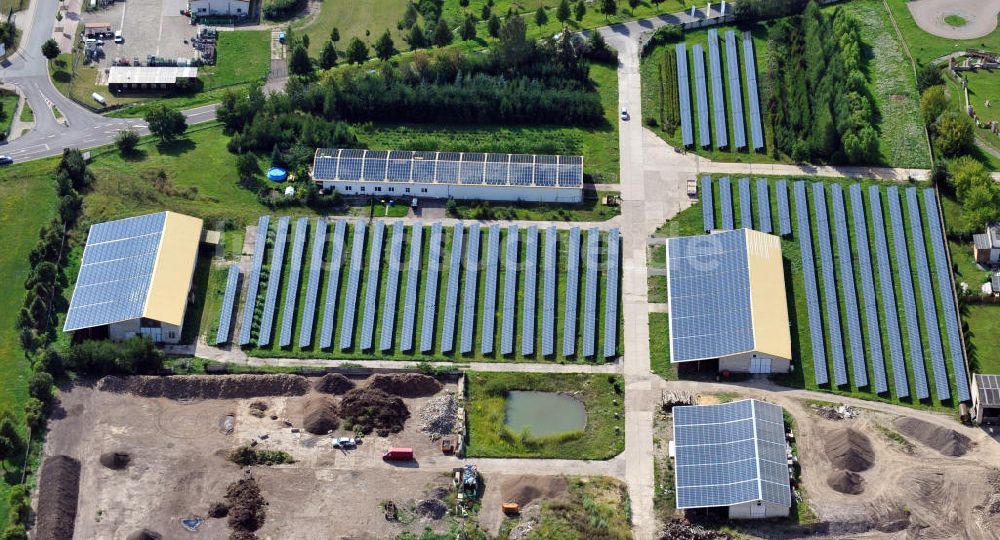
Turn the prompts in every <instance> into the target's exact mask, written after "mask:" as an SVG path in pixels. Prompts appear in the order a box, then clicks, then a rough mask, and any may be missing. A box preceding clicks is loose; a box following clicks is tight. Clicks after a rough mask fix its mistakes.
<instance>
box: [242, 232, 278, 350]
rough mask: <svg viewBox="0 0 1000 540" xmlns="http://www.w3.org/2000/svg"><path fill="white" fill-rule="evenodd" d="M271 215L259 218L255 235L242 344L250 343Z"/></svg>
mask: <svg viewBox="0 0 1000 540" xmlns="http://www.w3.org/2000/svg"><path fill="white" fill-rule="evenodd" d="M270 224H271V216H261V217H260V219H258V220H257V234H256V236H254V251H253V259H252V260H251V262H250V279H249V280H248V282H247V297H246V298H247V299H246V302H245V303H244V305H243V320H242V321H241V322H240V338H239V344H240V345H249V344H250V340H251V339H252V336H251V329H252V328H253V315H254V309H255V308H256V307H257V290H258V289H259V287H260V269H261V267H262V266H263V265H264V252H265V251H266V246H267V229H268V226H270Z"/></svg>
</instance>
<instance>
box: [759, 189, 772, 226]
mask: <svg viewBox="0 0 1000 540" xmlns="http://www.w3.org/2000/svg"><path fill="white" fill-rule="evenodd" d="M757 220H758V221H759V222H760V224H759V226H758V227H757V229H758V230H759V231H760V232H765V233H768V234H770V233H771V196H770V191H769V187H768V185H767V180H764V179H763V178H758V179H757Z"/></svg>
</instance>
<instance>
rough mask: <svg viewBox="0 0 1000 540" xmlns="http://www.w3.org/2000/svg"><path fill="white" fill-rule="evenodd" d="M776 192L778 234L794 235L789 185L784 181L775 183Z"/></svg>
mask: <svg viewBox="0 0 1000 540" xmlns="http://www.w3.org/2000/svg"><path fill="white" fill-rule="evenodd" d="M774 192H775V194H776V195H777V196H778V234H780V235H781V236H788V235H790V234H792V215H791V212H789V210H788V185H787V183H786V182H785V181H784V180H778V181H777V182H775V183H774Z"/></svg>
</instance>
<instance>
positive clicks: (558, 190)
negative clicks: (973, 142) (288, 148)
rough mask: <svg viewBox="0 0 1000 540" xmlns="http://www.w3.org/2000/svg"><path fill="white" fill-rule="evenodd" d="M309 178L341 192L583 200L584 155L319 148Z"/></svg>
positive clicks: (443, 196)
mask: <svg viewBox="0 0 1000 540" xmlns="http://www.w3.org/2000/svg"><path fill="white" fill-rule="evenodd" d="M312 178H313V181H314V182H316V183H317V184H318V185H319V186H320V187H322V188H324V189H329V190H334V191H336V192H337V193H340V194H342V195H345V196H374V197H384V198H393V197H402V198H410V197H413V198H425V197H426V198H432V199H448V198H454V199H466V200H473V199H474V200H484V201H506V202H519V201H523V202H551V203H579V202H582V201H583V158H582V157H581V156H548V155H526V154H485V153H477V152H414V151H408V150H406V151H404V150H392V151H388V150H359V149H339V148H320V149H318V150H316V154H315V156H314V158H313V168H312Z"/></svg>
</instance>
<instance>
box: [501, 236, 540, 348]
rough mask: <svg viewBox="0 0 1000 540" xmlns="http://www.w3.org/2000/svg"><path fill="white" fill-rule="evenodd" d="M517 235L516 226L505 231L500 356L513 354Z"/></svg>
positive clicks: (515, 315)
mask: <svg viewBox="0 0 1000 540" xmlns="http://www.w3.org/2000/svg"><path fill="white" fill-rule="evenodd" d="M518 234H519V233H518V227H517V225H511V226H510V227H509V228H508V229H507V251H506V252H505V254H504V259H505V262H504V276H503V326H502V327H501V328H500V354H513V353H514V319H515V318H516V317H517V314H516V313H517V311H516V308H517V243H518ZM532 316H534V314H532Z"/></svg>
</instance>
